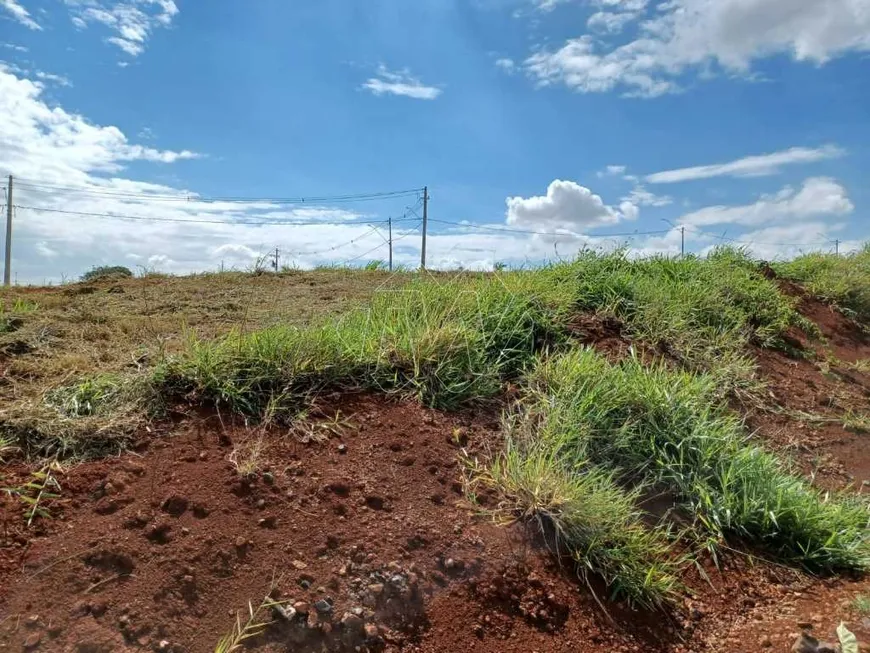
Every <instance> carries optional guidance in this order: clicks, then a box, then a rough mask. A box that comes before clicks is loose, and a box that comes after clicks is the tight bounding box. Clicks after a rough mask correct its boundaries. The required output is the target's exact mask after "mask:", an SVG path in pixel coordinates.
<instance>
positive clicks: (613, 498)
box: [469, 421, 677, 608]
mask: <svg viewBox="0 0 870 653" xmlns="http://www.w3.org/2000/svg"><path fill="white" fill-rule="evenodd" d="M517 424H519V425H522V424H523V422H522V421H519V422H516V423H515V427H516V425H517ZM520 430H522V426H520ZM527 435H528V434H524V433H521V432H517V431H513V432H512V433H511V434H510V435H509V437H508V440H507V446H506V449H505V451H504V452H503V453H502V454H501V455H499V456H498V457H497V458H496V459H495V461H493V462H492V464H491V465H490V466H488V467H485V468H479V467H478V468H475V469H473V470H472V471H471V475H470V483H469V489H470V490H471V492H477V491H479V489H480V488H481V486H484V487H489V488H494V489H496V490H497V491H498V492H499V494H500V496H501V502H500V504H499V509H498V511H497V513H503V512H506V513H507V514H509V515H511V516H512V517H514V518H516V519H519V520H521V521H531V522H534V523H536V524H537V525H538V528H539V529H540V532H541V534H542V535H543V536H544V538H545V541H546V543H547V545H548V547H549V548H550V549H551V550H552V551H553V553H554V554H556V555H557V556H563V555H568V556H569V557H570V558H571V559H572V560H573V561H574V563H575V565H576V569H577V571H578V573H579V574H580V576H581V577H582V578H583V579H584V580H586V582H587V584H589V581H590V579H589V575H590V574H591V575H594V576H597V577H599V578H601V579H603V581H604V582H605V584H606V585H607V587H608V588H609V591H610V596H611V599H613V600H617V601H620V600H626V601H628V602H629V603H630V604H632V605H636V606H640V607H645V608H655V607H661V606H663V605H665V604H667V603H669V602H670V601H671V600H673V599H674V598H675V596H676V594H677V591H676V590H677V580H676V575H675V573H674V572H675V567H676V566H675V564H674V563H673V562H672V561H671V560H670V558H669V554H670V550H669V543H668V538H667V536H666V533H665V531H663V530H662V529H660V528H654V529H651V528H647V527H646V526H645V525H644V523H643V521H642V517H643V515H642V513H641V512H640V511H639V510H638V509H637V508H636V504H637V501H638V493H637V492H626V491H625V490H624V489H622V488H621V487H620V486H619V485H617V484H616V482H615V479H614V473H613V472H612V471H605V470H604V469H603V468H601V467H596V466H594V465H591V464H589V463H580V462H578V461H576V460H574V461H567V460H563V459H561V458H560V457H559V455H560V454H559V453H558V452H556V451H554V450H553V449H551V448H547V447H546V446H541V444H540V443H536V442H535V441H534V440H529V439H527V438H526V436H527Z"/></svg>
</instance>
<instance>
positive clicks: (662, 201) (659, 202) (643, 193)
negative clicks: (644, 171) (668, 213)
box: [622, 184, 674, 206]
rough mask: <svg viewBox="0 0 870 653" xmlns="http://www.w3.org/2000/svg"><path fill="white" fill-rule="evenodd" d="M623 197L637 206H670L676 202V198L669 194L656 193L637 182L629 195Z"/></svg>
mask: <svg viewBox="0 0 870 653" xmlns="http://www.w3.org/2000/svg"><path fill="white" fill-rule="evenodd" d="M622 199H623V201H628V202H631V203H632V204H636V205H637V206H668V205H669V204H673V202H674V200H673V199H671V198H670V197H668V196H667V195H656V194H655V193H651V192H650V191H648V190H647V189H646V187H644V186H643V185H642V184H636V185H635V186H634V188H632V189H631V191H630V192H629V193H628V195H626V196H625V197H623V198H622Z"/></svg>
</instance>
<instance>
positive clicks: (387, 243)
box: [341, 222, 422, 265]
mask: <svg viewBox="0 0 870 653" xmlns="http://www.w3.org/2000/svg"><path fill="white" fill-rule="evenodd" d="M420 225H422V222H421V223H420V224H418V225H417V226H416V227H415V228H414V229H411V230H409V231H406V232H405V233H404V234H402V235H401V236H399V237H398V238H393V244H395V243H396V242H397V241H399V240H402V238H406V237H408V236H410V235H411V234H413V233H416V230H417V229H418V228H419V227H420ZM384 245H389V241H388V242H386V243H378V245H376V246H375V247H372V248H371V249H370V250H368V251H367V252H363V253H362V254H359V255H358V256H354V257H352V258H349V259H347V260H345V261H342V263H341V265H347V264H348V263H353V262H354V261H358V260H359V259H361V258H363V257H365V256H368V255H369V254H371V253H372V252H376V251H377V250H379V249H380V248H381V247H383V246H384Z"/></svg>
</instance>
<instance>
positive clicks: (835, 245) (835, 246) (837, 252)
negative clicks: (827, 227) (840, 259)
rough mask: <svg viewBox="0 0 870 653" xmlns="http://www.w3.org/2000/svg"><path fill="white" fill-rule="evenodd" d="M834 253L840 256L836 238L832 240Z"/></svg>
mask: <svg viewBox="0 0 870 653" xmlns="http://www.w3.org/2000/svg"><path fill="white" fill-rule="evenodd" d="M834 253H835V254H836V255H837V256H839V255H840V239H839V238H837V239H835V240H834Z"/></svg>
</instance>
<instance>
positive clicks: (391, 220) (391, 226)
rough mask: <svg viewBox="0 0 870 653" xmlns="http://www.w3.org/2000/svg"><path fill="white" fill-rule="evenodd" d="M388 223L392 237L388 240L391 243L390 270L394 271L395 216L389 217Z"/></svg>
mask: <svg viewBox="0 0 870 653" xmlns="http://www.w3.org/2000/svg"><path fill="white" fill-rule="evenodd" d="M387 225H388V226H389V229H390V239H389V240H388V241H387V242H388V243H389V244H390V272H392V271H393V216H390V217H389V218H387Z"/></svg>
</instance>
